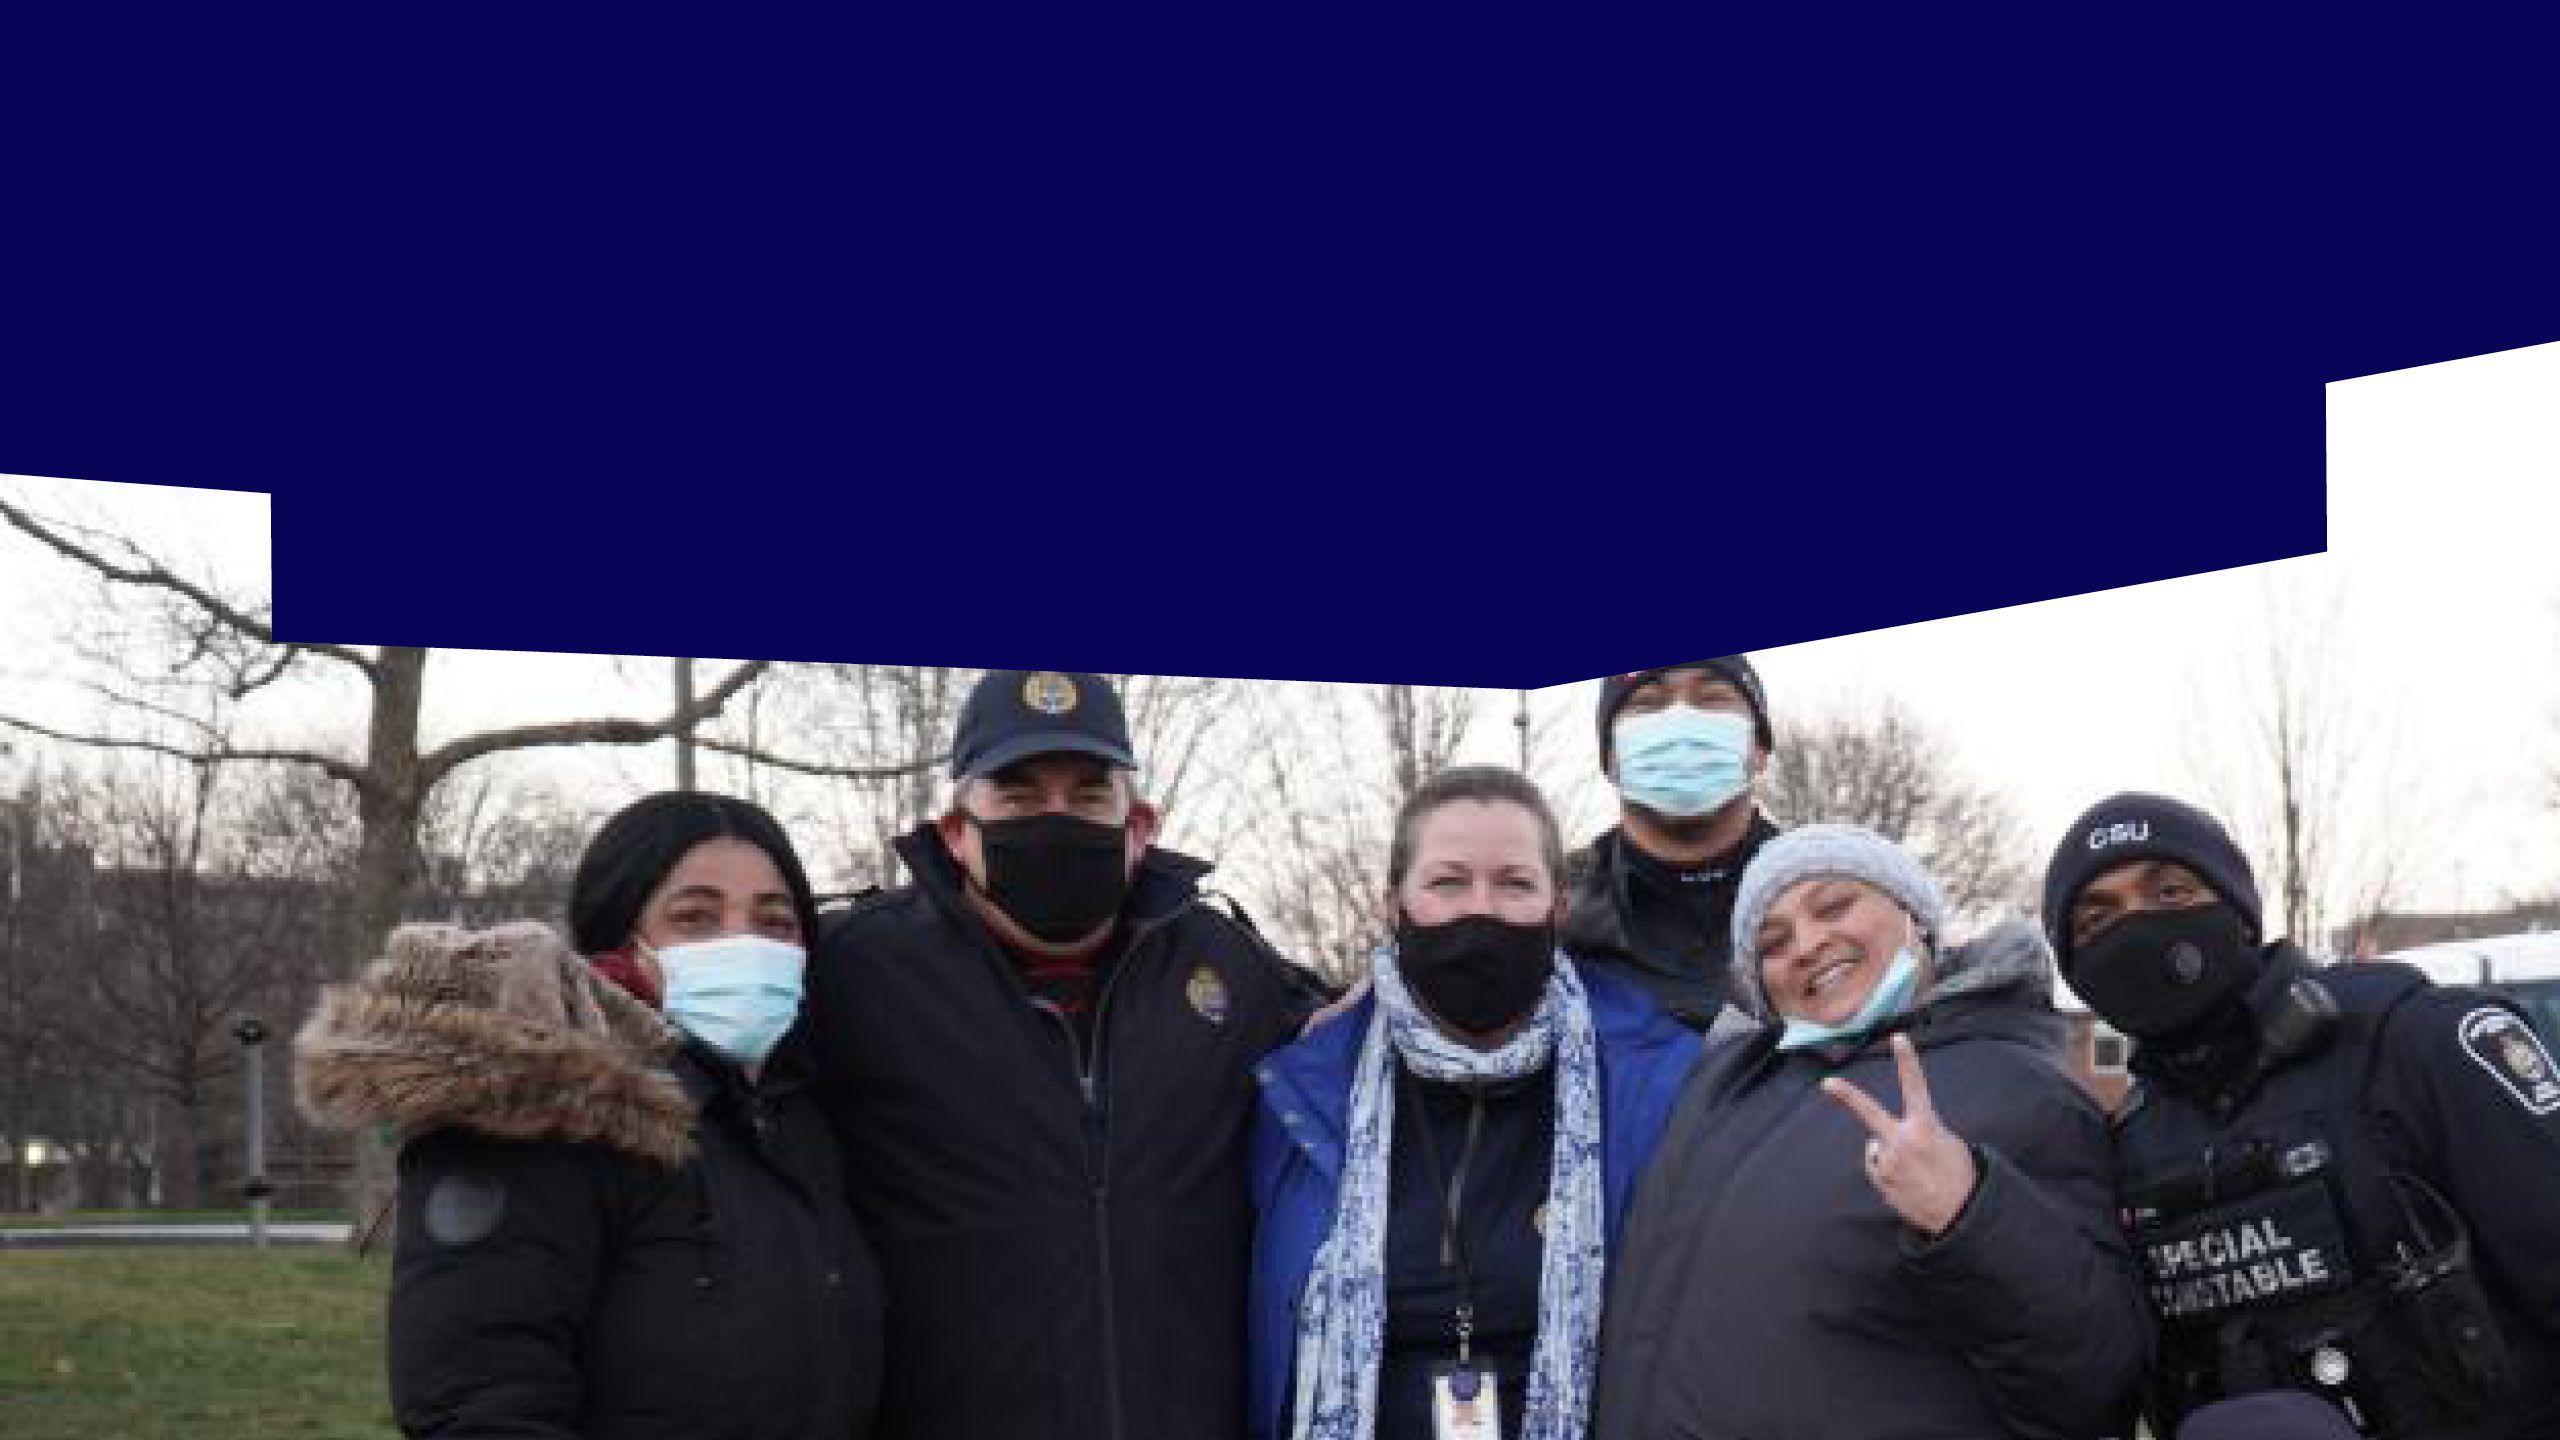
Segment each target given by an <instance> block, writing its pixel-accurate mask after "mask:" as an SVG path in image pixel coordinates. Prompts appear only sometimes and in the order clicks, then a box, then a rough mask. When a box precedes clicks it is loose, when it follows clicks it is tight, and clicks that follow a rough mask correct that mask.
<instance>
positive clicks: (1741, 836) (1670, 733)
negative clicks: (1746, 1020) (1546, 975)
mask: <svg viewBox="0 0 2560 1440" xmlns="http://www.w3.org/2000/svg"><path fill="white" fill-rule="evenodd" d="M1599 722H1600V765H1601V768H1602V769H1603V770H1605V771H1606V772H1608V776H1609V779H1610V780H1611V782H1612V783H1614V784H1615V785H1616V786H1617V789H1618V797H1619V799H1618V823H1617V825H1616V827H1615V828H1613V829H1611V830H1609V831H1607V832H1605V833H1603V834H1602V835H1601V836H1600V837H1599V838H1598V839H1596V840H1594V841H1592V842H1591V844H1590V845H1588V846H1586V847H1585V848H1583V849H1582V850H1580V851H1577V852H1576V853H1575V854H1574V855H1573V856H1572V858H1571V859H1570V860H1569V861H1567V862H1566V867H1565V868H1566V874H1567V879H1568V884H1569V888H1570V890H1571V900H1572V910H1571V912H1570V913H1569V914H1568V915H1567V916H1566V918H1565V923H1564V929H1563V932H1562V935H1561V937H1560V938H1561V941H1562V943H1563V946H1564V948H1565V950H1566V951H1567V952H1568V953H1570V954H1572V955H1573V956H1575V957H1576V958H1578V959H1581V960H1583V961H1585V962H1588V963H1592V964H1597V965H1600V966H1602V967H1603V968H1607V969H1613V970H1615V971H1617V972H1618V973H1620V974H1622V975H1624V976H1625V977H1626V978H1628V979H1630V980H1632V981H1634V982H1635V983H1637V984H1639V985H1641V986H1643V987H1644V988H1645V990H1646V991H1648V992H1649V993H1651V994H1652V996H1653V998H1654V999H1655V1000H1656V1001H1657V1002H1659V1003H1660V1004H1661V1005H1662V1007H1663V1008H1664V1009H1665V1010H1668V1011H1670V1012H1671V1014H1672V1016H1673V1017H1674V1018H1675V1019H1677V1020H1679V1021H1680V1023H1682V1024H1683V1025H1686V1026H1688V1027H1689V1028H1690V1029H1692V1030H1705V1029H1706V1028H1708V1027H1709V1026H1710V1025H1711V1024H1713V1023H1714V1021H1715V1019H1716V1017H1717V1015H1718V1014H1719V1013H1721V1012H1722V1011H1723V1010H1724V1009H1725V1003H1726V1000H1727V994H1726V987H1727V982H1726V975H1727V972H1728V970H1729V968H1730V966H1729V962H1730V961H1731V959H1732V955H1733V937H1732V927H1733V897H1734V892H1735V890H1736V889H1737V888H1738V887H1739V886H1740V885H1741V883H1742V871H1743V867H1744V866H1746V865H1749V864H1750V863H1751V857H1752V856H1753V855H1755V854H1757V853H1759V849H1760V847H1761V845H1762V844H1763V843H1765V842H1766V841H1767V840H1768V839H1769V837H1771V836H1772V835H1775V834H1777V833H1778V827H1777V826H1776V825H1774V824H1772V823H1770V820H1769V817H1768V815H1767V814H1765V813H1764V812H1763V811H1762V810H1761V809H1760V804H1759V801H1758V799H1757V798H1756V797H1755V795H1754V794H1753V785H1754V783H1755V782H1756V781H1757V780H1758V779H1759V777H1760V776H1761V774H1762V773H1763V772H1764V771H1766V770H1767V769H1768V767H1769V755H1770V753H1771V752H1772V751H1773V750H1775V749H1776V748H1777V741H1776V736H1775V734H1774V732H1773V731H1772V730H1771V728H1770V725H1769V697H1768V694H1767V692H1766V691H1764V690H1763V689H1762V688H1761V685H1760V675H1759V672H1758V671H1755V670H1754V669H1752V668H1751V658H1750V657H1749V656H1747V655H1726V656H1721V657H1719V658H1717V659H1714V660H1698V661H1693V662H1691V663H1689V664H1686V665H1670V666H1665V667H1663V668H1662V669H1659V670H1637V671H1633V672H1631V673H1629V674H1625V675H1613V676H1610V677H1609V678H1608V679H1605V680H1603V681H1601V682H1600V712H1599ZM1738 1013H1739V1012H1737V1016H1738Z"/></svg>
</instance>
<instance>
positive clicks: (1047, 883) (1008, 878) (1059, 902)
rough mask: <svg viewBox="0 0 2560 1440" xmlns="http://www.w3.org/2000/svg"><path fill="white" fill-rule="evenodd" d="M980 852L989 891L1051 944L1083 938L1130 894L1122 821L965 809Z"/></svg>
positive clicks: (1126, 837)
mask: <svg viewBox="0 0 2560 1440" xmlns="http://www.w3.org/2000/svg"><path fill="white" fill-rule="evenodd" d="M969 823H970V824H972V825H975V826H977V827H978V849H979V851H980V852H981V853H982V854H983V855H984V856H985V857H986V866H985V868H986V872H987V879H986V884H985V887H984V888H985V890H986V895H987V898H988V899H990V900H993V901H994V902H995V904H996V908H997V909H999V910H1002V911H1003V912H1004V913H1005V914H1007V915H1009V916H1012V917H1013V921H1014V923H1015V924H1017V925H1020V926H1021V927H1022V928H1023V929H1025V930H1028V931H1030V932H1031V933H1032V934H1034V935H1036V936H1038V937H1039V938H1041V939H1043V940H1046V941H1048V942H1049V943H1050V944H1052V945H1064V944H1066V943H1068V942H1069V941H1072V940H1081V939H1083V938H1084V937H1085V936H1087V935H1090V934H1092V933H1093V932H1094V930H1095V928H1096V927H1098V926H1100V925H1101V924H1102V922H1104V921H1105V920H1108V919H1110V918H1111V917H1112V916H1114V915H1117V914H1119V913H1120V902H1121V901H1122V900H1124V899H1126V898H1127V897H1128V894H1129V864H1128V841H1129V827H1127V826H1126V825H1103V824H1099V823H1097V822H1095V821H1092V820H1087V819H1084V818H1082V817H1081V816H1076V815H1022V816H1017V817H1015V818H1014V819H1011V820H981V819H978V818H977V817H976V816H974V815H973V816H970V817H969Z"/></svg>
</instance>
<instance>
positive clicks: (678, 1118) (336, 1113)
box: [293, 921, 694, 1165]
mask: <svg viewBox="0 0 2560 1440" xmlns="http://www.w3.org/2000/svg"><path fill="white" fill-rule="evenodd" d="M387 948H388V950H389V952H390V953H389V954H387V955H385V956H383V957H382V958H380V959H377V960H375V961H374V962H373V963H371V964H370V965H367V966H366V967H365V970H364V973H363V974H362V975H360V976H358V977H357V978H356V979H355V980H354V981H352V982H350V983H347V984H341V985H331V986H328V987H326V988H324V989H323V990H322V991H321V993H320V1003H319V1004H318V1006H316V1007H315V1008H314V1009H313V1010H312V1012H311V1017H310V1018H309V1019H308V1020H306V1021H304V1022H303V1026H302V1031H301V1033H300V1034H298V1035H296V1036H295V1037H294V1042H293V1051H294V1095H295V1098H296V1099H297V1100H298V1101H299V1102H300V1104H301V1107H302V1111H303V1113H304V1114H305V1115H307V1116H309V1117H310V1118H311V1119H312V1120H313V1121H314V1122H316V1123H318V1124H321V1125H326V1126H330V1127H332V1128H337V1129H356V1128H359V1127H362V1126H367V1125H389V1126H391V1127H392V1128H393V1129H395V1130H396V1131H398V1132H399V1133H400V1134H401V1135H402V1136H403V1137H406V1136H409V1135H415V1134H419V1133H422V1132H424V1131H427V1130H432V1129H437V1128H440V1127H443V1126H460V1127H462V1128H465V1129H469V1130H475V1131H478V1132H480V1133H481V1134H484V1135H494V1136H497V1137H499V1138H502V1139H510V1140H572V1141H593V1142H598V1143H601V1144H605V1145H609V1146H611V1147H613V1148H614V1149H617V1150H622V1151H627V1152H629V1153H631V1154H634V1155H638V1156H642V1157H644V1158H647V1159H651V1160H656V1161H659V1162H661V1163H664V1164H669V1165H673V1164H677V1163H680V1162H682V1161H683V1160H684V1159H685V1158H686V1157H687V1156H688V1155H690V1154H691V1153H692V1151H693V1124H694V1106H693V1103H692V1101H691V1100H690V1099H689V1098H687V1096H686V1094H685V1091H684V1088H683V1086H682V1085H680V1084H679V1083H678V1081H677V1079H676V1077H675V1076H674V1075H673V1074H671V1073H669V1072H668V1070H667V1069H666V1068H665V1062H666V1060H667V1058H668V1057H669V1056H670V1055H671V1054H672V1053H673V1052H674V1050H675V1049H676V1047H677V1045H678V1043H679V1036H678V1034H677V1032H676V1031H675V1030H674V1028H673V1027H671V1026H669V1025H668V1024H667V1023H666V1021H665V1020H663V1019H661V1018H660V1017H659V1016H658V1015H657V1014H656V1012H654V1011H652V1010H650V1009H649V1008H648V1007H647V1006H645V1005H642V1004H641V1003H640V1002H639V1001H637V1000H634V999H633V998H631V996H629V995H627V994H625V993H624V992H623V991H622V990H621V989H619V988H618V987H616V986H614V985H613V984H612V983H610V982H608V981H606V980H605V979H604V978H603V977H601V976H599V975H597V974H596V973H595V971H594V970H593V969H591V968H590V967H589V966H588V965H587V963H586V962H585V961H584V960H582V959H581V958H579V956H578V955H577V954H576V953H574V952H573V951H572V950H571V949H570V948H569V946H568V944H567V942H566V941H564V940H563V939H562V938H561V937H560V935H559V933H558V932H557V931H555V930H553V929H552V928H551V927H550V926H548V925H543V924H539V923H536V922H532V921H521V922H517V923H514V924H509V925H502V926H499V927H497V928H495V929H491V930H480V931H465V930H461V929H457V928H455V927H453V926H449V925H404V926H402V927H400V928H399V929H398V930H397V931H394V932H393V933H392V936H391V943H390V945H389V946H388V947H387Z"/></svg>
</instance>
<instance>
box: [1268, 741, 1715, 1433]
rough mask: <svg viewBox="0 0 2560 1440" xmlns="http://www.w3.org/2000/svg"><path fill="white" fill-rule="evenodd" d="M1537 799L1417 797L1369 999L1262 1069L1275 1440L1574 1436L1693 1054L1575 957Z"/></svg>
mask: <svg viewBox="0 0 2560 1440" xmlns="http://www.w3.org/2000/svg"><path fill="white" fill-rule="evenodd" d="M1563 869H1564V849H1563V845H1562V843H1561V838H1560V836H1559V834H1558V832H1557V828H1556V822H1555V816H1554V814H1553V813H1552V812H1551V811H1550V810H1549V809H1548V807H1547V803H1546V800H1545V797H1543V796H1541V795H1540V794H1539V793H1538V790H1537V787H1536V786H1534V785H1532V784H1531V783H1530V782H1529V781H1528V780H1527V779H1525V778H1524V777H1522V776H1521V775H1519V774H1518V773H1517V772H1514V771H1510V770H1504V769H1500V768H1497V767H1492V766H1468V767H1462V768H1458V769H1453V770H1446V771H1443V772H1441V773H1440V774H1439V775H1436V776H1434V777H1432V779H1430V780H1429V781H1427V782H1425V783H1424V784H1423V785H1422V787H1421V788H1420V789H1419V790H1417V791H1416V792H1415V793H1414V795H1413V797H1412V798H1411V799H1409V800H1408V801H1406V803H1405V806H1404V809H1403V811H1402V813H1400V814H1399V815H1398V816H1397V819H1396V828H1395V835H1394V840H1393V843H1392V845H1391V847H1390V850H1389V858H1388V864H1387V889H1388V904H1389V908H1390V913H1391V914H1392V916H1393V918H1394V923H1395V939H1394V942H1393V943H1391V944H1389V945H1387V946H1384V947H1382V948H1381V949H1380V950H1379V951H1378V953H1377V955H1376V956H1375V957H1374V958H1373V960H1372V962H1371V974H1372V977H1373V981H1374V984H1373V992H1372V994H1371V995H1370V996H1369V997H1368V998H1367V999H1366V1000H1364V1001H1362V1002H1361V1003H1360V1004H1359V1005H1358V1006H1357V1007H1355V1008H1353V1009H1351V1010H1350V1011H1348V1012H1347V1013H1345V1014H1344V1015H1343V1016H1342V1017H1341V1018H1340V1019H1338V1020H1335V1021H1332V1022H1330V1023H1327V1024H1325V1025H1322V1026H1320V1027H1319V1028H1317V1029H1316V1030H1315V1031H1314V1033H1313V1034H1311V1035H1309V1036H1307V1037H1306V1038H1304V1039H1302V1040H1300V1041H1298V1042H1297V1043H1296V1044H1293V1045H1291V1046H1289V1047H1287V1048H1286V1049H1283V1050H1281V1051H1279V1052H1277V1053H1276V1054H1274V1055H1273V1056H1271V1058H1270V1059H1269V1060H1268V1061H1266V1062H1265V1063H1264V1064H1263V1066H1262V1068H1261V1071H1260V1079H1261V1083H1262V1097H1261V1107H1260V1111H1259V1113H1258V1114H1257V1116H1256V1119H1255V1127H1254V1136H1253V1176H1252V1180H1253V1192H1254V1200H1255V1204H1256V1207H1257V1215H1258V1217H1259V1226H1258V1229H1257V1232H1256V1236H1255V1244H1254V1262H1253V1289H1252V1298H1251V1305H1252V1315H1251V1320H1250V1335H1251V1340H1250V1346H1251V1348H1250V1351H1249V1362H1248V1371H1249V1381H1250V1387H1251V1399H1252V1410H1251V1416H1250V1419H1251V1433H1252V1434H1253V1435H1254V1436H1255V1437H1257V1440H1281V1437H1288V1440H1433V1437H1435V1436H1438V1437H1484V1440H1493V1437H1495V1436H1497V1435H1499V1436H1502V1437H1519V1440H1572V1437H1579V1436H1581V1435H1582V1434H1583V1433H1584V1432H1585V1429H1586V1427H1587V1424H1588V1420H1589V1414H1590V1402H1591V1382H1592V1372H1593V1367H1594V1363H1595V1358H1594V1354H1593V1347H1594V1345H1595V1343H1596V1341H1597V1339H1598V1336H1599V1326H1600V1300H1601V1293H1602V1289H1603V1286H1604V1284H1605V1282H1606V1280H1607V1276H1608V1273H1609V1268H1610V1261H1611V1259H1612V1258H1613V1245H1612V1236H1613V1234H1614V1232H1615V1229H1616V1226H1617V1221H1618V1218H1619V1216H1620V1215H1621V1214H1622V1213H1623V1212H1624V1211H1625V1208H1626V1204H1627V1201H1628V1199H1629V1197H1630V1195H1631V1194H1632V1191H1633V1186H1634V1181H1635V1177H1636V1174H1637V1173H1638V1171H1640V1170H1641V1169H1642V1168H1643V1165H1644V1162H1645V1159H1646V1157H1647V1156H1648V1155H1649V1154H1650V1153H1651V1152H1652V1149H1653V1145H1654V1141H1655V1139H1656V1138H1657V1137H1658V1136H1659V1135H1660V1134H1661V1131H1662V1127H1663V1124H1664V1121H1665V1119H1666V1118H1667V1116H1668V1114H1669V1111H1670V1106H1671V1102H1672V1100H1673V1099H1674V1097H1675V1096H1676V1094H1677V1092H1678V1089H1679V1086H1680V1083H1681V1081H1682V1080H1683V1079H1684V1078H1685V1077H1686V1076H1687V1074H1688V1072H1689V1070H1690V1068H1691V1067H1692V1065H1693V1063H1694V1061H1695V1059H1696V1056H1697V1050H1698V1039H1697V1037H1696V1036H1695V1035H1694V1034H1692V1033H1691V1032H1689V1031H1688V1030H1686V1029H1684V1028H1682V1027H1681V1026H1680V1025H1678V1024H1677V1023H1675V1022H1673V1021H1672V1020H1671V1019H1670V1018H1669V1017H1668V1016H1666V1015H1665V1014H1663V1013H1662V1011H1661V1010H1660V1009H1659V1008H1657V1007H1656V1006H1655V1005H1654V1004H1653V1002H1652V1001H1651V1000H1650V999H1648V998H1646V997H1645V996H1644V994H1643V993H1642V992H1641V991H1639V990H1637V989H1635V988H1633V987H1632V986H1630V985H1627V984H1625V983H1624V982H1620V981H1615V980H1611V979H1608V978H1606V977H1602V976H1597V975H1587V974H1584V973H1583V972H1582V971H1581V970H1580V969H1579V968H1578V967H1577V966H1576V965H1575V964H1574V963H1573V962H1572V961H1570V960H1569V959H1567V958H1566V957H1565V956H1564V955H1563V954H1562V953H1561V952H1560V951H1558V950H1557V949H1556V943H1555V934H1556V925H1557V922H1558V921H1559V920H1560V919H1561V917H1562V915H1563V913H1564V905H1565V899H1564V892H1563V889H1562V885H1561V880H1562V875H1563Z"/></svg>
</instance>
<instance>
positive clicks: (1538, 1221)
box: [1529, 1200, 1547, 1240]
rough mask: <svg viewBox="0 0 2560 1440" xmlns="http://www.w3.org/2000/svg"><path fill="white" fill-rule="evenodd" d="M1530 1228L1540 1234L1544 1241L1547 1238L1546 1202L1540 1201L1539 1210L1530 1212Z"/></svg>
mask: <svg viewBox="0 0 2560 1440" xmlns="http://www.w3.org/2000/svg"><path fill="white" fill-rule="evenodd" d="M1529 1228H1530V1229H1532V1230H1535V1231H1537V1232H1538V1238H1539V1239H1541V1240H1544V1239H1546V1238H1547V1202H1546V1201H1544V1200H1541V1201H1539V1202H1538V1208H1537V1209H1535V1210H1532V1211H1530V1212H1529Z"/></svg>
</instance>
